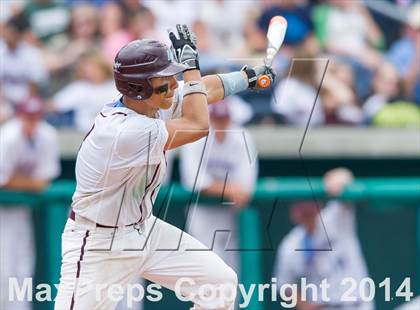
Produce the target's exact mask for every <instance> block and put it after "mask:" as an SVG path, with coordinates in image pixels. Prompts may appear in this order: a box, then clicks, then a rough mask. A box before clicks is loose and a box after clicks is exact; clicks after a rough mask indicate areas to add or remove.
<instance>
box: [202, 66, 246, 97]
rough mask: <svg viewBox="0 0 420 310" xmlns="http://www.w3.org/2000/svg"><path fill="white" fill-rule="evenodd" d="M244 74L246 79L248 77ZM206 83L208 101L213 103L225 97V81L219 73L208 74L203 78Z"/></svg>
mask: <svg viewBox="0 0 420 310" xmlns="http://www.w3.org/2000/svg"><path fill="white" fill-rule="evenodd" d="M243 74H244V79H246V74H245V72H243ZM202 81H203V82H204V85H206V89H207V93H208V95H207V103H208V104H213V103H216V102H219V101H220V100H223V98H225V89H224V88H223V83H222V80H221V79H220V77H219V76H218V75H217V74H212V75H206V76H204V77H203V78H202Z"/></svg>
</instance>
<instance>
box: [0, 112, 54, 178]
mask: <svg viewBox="0 0 420 310" xmlns="http://www.w3.org/2000/svg"><path fill="white" fill-rule="evenodd" d="M21 126H22V124H21V121H20V120H19V119H12V120H10V121H8V122H7V123H5V124H4V125H3V126H2V127H1V129H0V186H3V185H5V184H6V183H7V182H8V181H9V179H10V178H11V177H12V176H13V175H14V174H15V173H19V174H21V175H27V176H29V177H33V178H37V179H41V180H51V179H53V178H55V177H57V176H58V174H59V173H60V162H59V152H58V141H57V134H56V131H55V129H54V128H53V127H52V126H50V125H49V124H47V123H45V122H40V123H39V124H38V127H37V128H36V131H35V135H34V137H33V139H32V140H31V141H30V140H28V139H27V138H26V137H25V136H24V135H23V132H22V130H21Z"/></svg>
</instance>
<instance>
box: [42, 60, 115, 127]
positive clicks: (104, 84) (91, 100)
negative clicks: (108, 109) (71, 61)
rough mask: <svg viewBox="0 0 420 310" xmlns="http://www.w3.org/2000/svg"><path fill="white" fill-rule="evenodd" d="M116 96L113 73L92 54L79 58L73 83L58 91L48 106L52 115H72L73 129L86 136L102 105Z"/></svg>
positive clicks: (104, 61) (103, 62)
mask: <svg viewBox="0 0 420 310" xmlns="http://www.w3.org/2000/svg"><path fill="white" fill-rule="evenodd" d="M117 95H118V92H117V90H116V89H115V85H114V81H113V79H112V70H111V67H110V66H109V65H108V63H107V62H106V60H105V59H104V58H103V56H102V55H101V54H99V53H97V52H91V53H89V54H86V55H84V56H82V57H81V58H80V60H79V64H78V67H77V70H76V79H75V81H73V82H71V83H70V84H68V85H67V86H66V87H64V88H63V89H61V90H60V91H58V92H57V93H56V94H55V95H54V96H53V97H52V100H51V101H50V102H49V107H50V110H51V111H55V112H61V113H63V112H68V111H74V126H75V128H76V129H78V130H80V131H83V132H87V131H88V130H89V129H90V128H91V127H92V124H93V123H94V120H95V117H96V116H97V115H98V113H99V112H100V111H101V109H102V107H103V105H104V102H105V103H106V102H110V101H112V100H113V99H114V98H115V97H116V96H117Z"/></svg>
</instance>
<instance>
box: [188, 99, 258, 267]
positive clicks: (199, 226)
mask: <svg viewBox="0 0 420 310" xmlns="http://www.w3.org/2000/svg"><path fill="white" fill-rule="evenodd" d="M209 113H210V124H211V127H210V133H209V135H208V137H207V139H206V138H203V139H200V140H199V141H197V142H194V143H190V144H187V145H185V146H184V147H182V149H181V157H180V159H181V161H180V167H181V179H182V183H183V185H184V186H186V187H187V188H188V189H189V190H196V191H199V192H200V193H201V194H203V195H204V196H214V197H218V198H222V199H223V201H221V202H220V203H219V204H213V205H209V204H207V205H206V204H203V203H200V202H199V204H198V205H197V206H192V207H191V209H190V211H189V212H188V225H187V227H188V229H187V231H188V232H189V233H190V234H191V235H192V236H194V237H196V238H197V239H198V240H200V241H201V242H203V243H204V245H205V246H207V247H208V248H209V249H212V250H213V251H214V252H215V253H217V254H218V255H219V256H220V257H221V258H222V259H223V260H224V261H225V262H226V263H227V264H228V265H229V266H231V267H232V268H233V269H234V270H235V271H237V272H238V271H239V268H238V267H239V260H238V252H237V251H226V249H228V250H229V249H230V250H235V249H239V247H238V240H237V238H238V234H237V213H238V211H239V209H240V208H242V207H244V206H246V205H247V203H248V202H249V200H250V199H251V198H252V194H253V192H254V188H255V182H256V178H257V175H258V171H257V170H258V163H257V161H256V152H255V148H254V143H253V140H252V138H251V136H250V135H249V134H248V133H247V131H246V130H245V129H244V128H243V127H241V126H239V125H235V124H233V123H232V121H231V112H230V107H229V105H228V102H227V99H225V100H223V101H222V102H220V103H218V104H215V105H212V106H211V107H209ZM203 151H204V154H203ZM202 156H203V158H202V160H200V159H201V157H202ZM200 163H201V165H200ZM199 165H200V167H199ZM197 174H198V178H197V181H196V177H197ZM195 181H196V182H195ZM194 185H195V188H194ZM216 231H219V232H217V233H216ZM213 242H214V243H213ZM225 248H226V249H225Z"/></svg>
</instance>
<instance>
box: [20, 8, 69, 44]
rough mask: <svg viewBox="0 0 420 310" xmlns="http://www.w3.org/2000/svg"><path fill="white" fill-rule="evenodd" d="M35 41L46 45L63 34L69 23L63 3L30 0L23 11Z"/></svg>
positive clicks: (67, 11) (66, 9) (67, 12)
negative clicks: (35, 38) (37, 40)
mask: <svg viewBox="0 0 420 310" xmlns="http://www.w3.org/2000/svg"><path fill="white" fill-rule="evenodd" d="M24 12H25V14H26V15H27V16H28V19H29V23H30V24H31V29H32V32H33V33H34V34H35V36H36V37H37V39H39V40H41V41H42V42H44V43H47V42H48V41H49V40H51V39H52V38H53V37H54V36H55V35H57V34H61V33H64V32H65V31H66V29H67V27H68V24H69V22H70V12H69V9H68V8H67V6H66V5H65V4H64V3H63V1H54V0H32V1H29V2H28V4H27V5H26V6H25V9H24Z"/></svg>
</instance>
